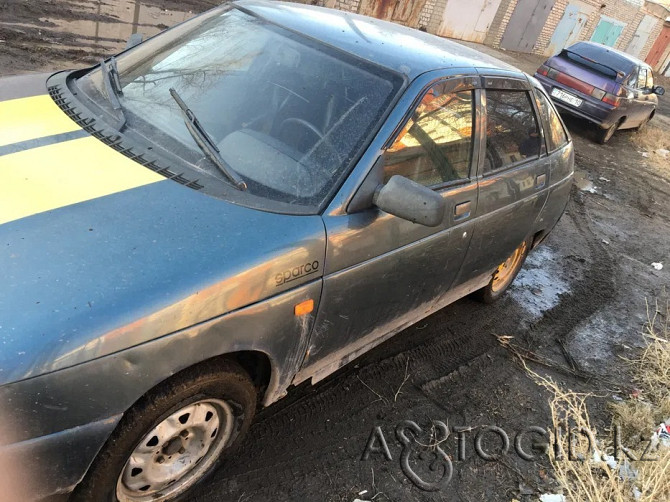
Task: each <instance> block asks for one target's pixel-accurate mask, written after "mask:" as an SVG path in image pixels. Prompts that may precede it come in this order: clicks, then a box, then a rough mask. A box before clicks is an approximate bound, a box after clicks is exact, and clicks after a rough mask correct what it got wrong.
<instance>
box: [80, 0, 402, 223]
mask: <svg viewBox="0 0 670 502" xmlns="http://www.w3.org/2000/svg"><path fill="white" fill-rule="evenodd" d="M117 61H118V68H119V74H120V82H121V87H122V93H121V94H120V95H119V101H120V103H121V106H122V108H123V111H124V112H125V115H126V116H127V124H128V125H127V128H128V129H130V130H136V131H140V133H141V134H142V135H143V136H144V137H146V138H148V139H149V140H150V141H154V142H156V143H158V144H159V145H160V146H161V147H163V148H164V149H165V150H167V151H169V152H170V153H172V154H175V155H177V156H179V157H180V158H181V159H183V160H184V161H185V163H184V166H185V167H188V168H190V169H192V170H194V171H196V173H195V174H192V175H191V176H190V177H191V178H197V179H199V181H200V183H202V184H204V185H205V186H206V188H207V189H208V192H209V193H213V194H214V195H217V194H220V195H221V196H222V197H224V198H229V197H230V198H234V199H235V200H236V201H238V200H239V202H240V203H242V204H244V203H246V202H249V201H251V202H249V205H252V206H260V207H267V206H268V204H270V206H271V203H272V202H278V203H281V204H282V205H283V206H282V207H288V208H289V209H288V210H289V211H290V207H295V206H298V207H302V208H318V207H319V206H322V205H323V204H324V203H325V201H326V200H327V198H328V196H329V194H331V193H332V192H333V191H334V190H335V189H336V188H337V186H338V183H339V182H340V181H341V179H342V177H343V176H344V175H346V172H348V168H349V167H350V166H351V165H352V163H353V161H354V159H355V158H356V157H357V155H358V153H359V152H360V151H361V149H362V148H363V146H364V145H365V142H366V140H368V139H369V136H370V135H371V133H372V132H373V131H374V130H376V128H378V127H379V123H380V121H381V118H382V117H383V116H384V114H385V113H386V112H387V110H388V109H389V107H390V104H391V102H392V100H393V98H394V96H395V95H396V94H397V92H398V91H399V89H400V88H401V87H402V85H403V79H402V77H401V76H400V75H398V74H396V73H395V72H392V71H391V70H386V69H384V68H382V67H380V66H377V65H375V64H373V63H369V62H366V61H363V60H360V59H358V58H355V57H353V56H351V55H348V54H346V53H343V52H341V51H338V50H337V49H333V48H331V47H328V46H326V45H323V44H321V43H320V42H317V41H315V40H312V39H308V38H306V37H303V36H301V35H299V34H296V33H293V32H290V31H288V30H285V29H283V28H281V27H279V26H276V25H273V24H270V23H267V22H265V21H263V20H261V19H259V18H256V17H254V16H252V15H249V14H246V13H244V12H242V11H240V10H238V9H236V8H234V7H231V6H230V5H227V6H225V7H223V8H221V9H218V10H214V11H212V12H210V13H208V14H206V15H204V16H203V17H197V18H194V19H193V20H192V21H189V22H187V23H185V24H183V25H180V26H178V27H176V28H175V29H174V31H173V30H170V31H167V32H166V33H165V34H164V35H159V36H158V37H155V38H154V39H151V40H149V41H147V43H146V44H142V45H140V46H138V47H137V48H136V49H133V50H131V51H129V52H126V53H124V54H122V55H120V56H119V57H118V60H117ZM78 84H79V85H80V87H81V88H82V89H83V90H84V91H85V92H86V94H87V95H89V96H90V97H91V98H92V99H94V101H97V102H99V103H101V106H104V105H106V104H107V103H108V100H107V98H106V92H107V91H106V90H105V85H104V82H103V78H102V76H101V75H100V71H99V70H94V71H93V72H91V73H90V74H88V75H86V76H84V77H82V78H81V79H80V80H79V82H78ZM170 89H175V90H176V91H177V93H178V95H179V96H180V97H181V99H182V100H183V101H184V102H185V103H186V105H187V106H188V107H189V108H190V109H191V110H192V111H193V112H194V114H195V115H196V116H197V118H198V120H199V122H200V123H201V124H202V126H203V128H204V129H205V130H206V132H207V133H208V135H209V136H210V137H211V139H212V141H213V143H214V144H215V145H216V146H217V148H218V149H219V151H220V155H221V157H222V159H223V160H224V161H225V163H226V164H227V165H228V166H229V167H230V168H232V170H233V171H235V172H236V173H237V174H238V175H239V176H240V177H241V178H242V180H243V181H244V182H245V183H246V185H247V187H248V189H247V190H246V191H244V192H242V191H237V190H235V189H234V188H233V189H232V190H231V188H230V187H231V186H230V185H228V186H226V183H225V181H226V180H225V178H224V177H222V176H220V173H219V171H218V170H217V169H216V166H215V165H214V164H213V163H212V162H210V161H209V160H208V159H207V158H205V157H204V156H203V153H202V151H201V149H200V148H199V147H198V145H197V143H196V141H195V140H194V139H193V137H192V136H191V134H189V131H188V129H187V128H186V125H185V123H184V117H183V115H182V111H181V110H180V108H179V107H178V105H177V102H176V101H175V99H173V96H172V95H171V92H170ZM107 108H109V107H107ZM175 168H181V166H175ZM271 207H272V206H271Z"/></svg>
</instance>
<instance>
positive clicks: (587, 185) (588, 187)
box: [575, 171, 597, 193]
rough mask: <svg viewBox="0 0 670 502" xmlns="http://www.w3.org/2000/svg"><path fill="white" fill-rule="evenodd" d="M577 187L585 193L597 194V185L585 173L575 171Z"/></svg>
mask: <svg viewBox="0 0 670 502" xmlns="http://www.w3.org/2000/svg"><path fill="white" fill-rule="evenodd" d="M575 185H577V188H579V189H580V190H582V191H583V192H589V193H596V192H597V190H596V187H595V185H594V184H593V182H592V181H591V180H590V179H589V178H588V175H587V174H586V173H585V172H584V171H575Z"/></svg>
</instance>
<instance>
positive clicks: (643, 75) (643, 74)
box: [637, 68, 647, 89]
mask: <svg viewBox="0 0 670 502" xmlns="http://www.w3.org/2000/svg"><path fill="white" fill-rule="evenodd" d="M646 87H647V69H646V68H640V71H639V72H638V74H637V88H638V89H646Z"/></svg>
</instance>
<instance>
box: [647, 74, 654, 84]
mask: <svg viewBox="0 0 670 502" xmlns="http://www.w3.org/2000/svg"><path fill="white" fill-rule="evenodd" d="M647 88H648V89H653V88H654V75H653V74H652V72H651V70H647Z"/></svg>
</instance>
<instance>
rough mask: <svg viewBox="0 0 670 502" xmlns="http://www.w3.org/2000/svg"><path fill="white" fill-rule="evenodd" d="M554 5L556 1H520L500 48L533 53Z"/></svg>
mask: <svg viewBox="0 0 670 502" xmlns="http://www.w3.org/2000/svg"><path fill="white" fill-rule="evenodd" d="M554 3H555V1H554V0H519V2H518V3H517V4H516V7H514V12H513V13H512V17H511V18H510V20H509V23H508V24H507V28H506V29H505V33H504V34H503V37H502V40H501V41H500V46H501V47H502V48H503V49H509V50H511V51H519V52H533V48H534V46H535V42H537V38H538V37H539V36H540V33H541V32H542V28H544V25H545V23H546V22H547V18H548V17H549V13H550V12H551V8H552V7H553V5H554Z"/></svg>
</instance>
